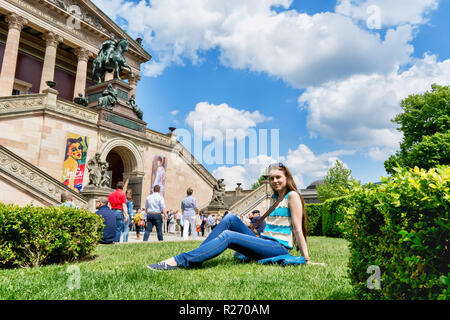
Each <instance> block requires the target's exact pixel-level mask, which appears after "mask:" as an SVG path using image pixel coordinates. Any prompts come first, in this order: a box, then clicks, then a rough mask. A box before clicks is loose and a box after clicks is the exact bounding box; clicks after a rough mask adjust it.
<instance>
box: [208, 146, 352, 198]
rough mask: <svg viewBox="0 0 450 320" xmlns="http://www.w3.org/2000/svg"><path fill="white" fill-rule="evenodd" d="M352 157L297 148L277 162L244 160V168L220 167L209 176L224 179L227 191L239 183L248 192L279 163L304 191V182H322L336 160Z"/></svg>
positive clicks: (262, 157) (260, 158)
mask: <svg viewBox="0 0 450 320" xmlns="http://www.w3.org/2000/svg"><path fill="white" fill-rule="evenodd" d="M354 153H355V150H337V151H333V152H327V153H322V154H319V155H315V154H314V153H313V152H312V151H311V149H309V148H308V147H307V146H306V145H304V144H300V145H299V146H298V148H297V149H295V150H289V151H288V152H287V154H286V155H285V156H281V157H280V159H279V160H275V159H273V158H272V157H269V156H267V155H259V156H258V157H256V158H252V159H246V161H245V164H244V165H237V166H231V167H227V166H220V167H218V168H217V169H216V170H214V172H213V175H214V176H215V177H216V178H217V179H220V178H223V179H224V182H225V184H226V188H227V190H234V188H235V187H236V183H242V187H243V188H244V189H250V188H251V186H252V185H253V183H255V182H256V181H257V180H258V178H259V177H260V176H261V175H262V174H264V173H267V171H266V170H267V168H268V166H269V165H270V164H272V163H276V162H279V161H281V162H282V163H283V164H285V165H286V166H287V167H288V168H289V170H290V171H291V173H292V175H293V176H294V180H295V182H296V184H297V187H298V188H306V187H307V185H306V184H305V180H316V179H321V178H323V177H324V176H325V175H326V173H327V171H328V170H329V169H330V168H331V167H332V166H333V165H334V163H335V162H336V160H340V159H339V156H343V155H352V154H354ZM340 161H341V162H343V161H342V160H340ZM344 165H345V164H344Z"/></svg>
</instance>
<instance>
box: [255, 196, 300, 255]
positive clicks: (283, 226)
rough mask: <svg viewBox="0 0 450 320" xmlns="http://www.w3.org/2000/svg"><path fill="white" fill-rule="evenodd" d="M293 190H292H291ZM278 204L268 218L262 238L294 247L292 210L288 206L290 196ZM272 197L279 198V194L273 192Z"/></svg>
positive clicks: (287, 246) (290, 247)
mask: <svg viewBox="0 0 450 320" xmlns="http://www.w3.org/2000/svg"><path fill="white" fill-rule="evenodd" d="M290 192H291V191H290ZM290 192H288V194H287V195H286V196H285V197H284V199H283V200H282V201H281V202H280V203H279V204H278V206H277V207H276V208H275V210H273V211H272V213H271V214H270V215H269V216H268V217H267V218H266V227H265V228H264V231H263V232H262V233H261V238H266V239H272V240H276V241H278V242H279V243H281V244H282V245H283V246H285V247H286V248H288V249H292V248H293V245H294V238H293V234H292V228H291V210H289V206H288V196H289V193H290ZM272 198H274V199H275V201H276V200H278V196H277V195H275V194H273V195H272Z"/></svg>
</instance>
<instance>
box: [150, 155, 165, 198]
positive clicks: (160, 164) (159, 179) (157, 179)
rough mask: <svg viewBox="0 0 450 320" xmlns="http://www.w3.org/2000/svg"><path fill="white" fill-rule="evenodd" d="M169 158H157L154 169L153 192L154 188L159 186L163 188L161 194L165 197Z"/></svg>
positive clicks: (154, 159) (154, 160) (155, 158)
mask: <svg viewBox="0 0 450 320" xmlns="http://www.w3.org/2000/svg"><path fill="white" fill-rule="evenodd" d="M166 170H167V158H166V157H163V156H155V157H154V158H153V167H152V192H153V187H154V186H156V185H158V186H160V188H161V191H160V192H159V193H160V194H161V196H163V197H164V189H165V185H166Z"/></svg>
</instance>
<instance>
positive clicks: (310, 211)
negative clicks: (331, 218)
mask: <svg viewBox="0 0 450 320" xmlns="http://www.w3.org/2000/svg"><path fill="white" fill-rule="evenodd" d="M321 208H322V204H321V203H308V204H307V205H306V212H307V215H308V223H307V228H308V234H309V235H310V236H321V235H322V216H321V212H320V210H321Z"/></svg>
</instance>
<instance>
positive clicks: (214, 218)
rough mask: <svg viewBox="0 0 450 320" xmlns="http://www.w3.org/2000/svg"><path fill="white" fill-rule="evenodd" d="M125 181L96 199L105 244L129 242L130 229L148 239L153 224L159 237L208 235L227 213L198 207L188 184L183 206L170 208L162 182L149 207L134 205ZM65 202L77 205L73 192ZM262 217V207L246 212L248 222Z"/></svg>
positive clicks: (151, 197) (186, 237)
mask: <svg viewBox="0 0 450 320" xmlns="http://www.w3.org/2000/svg"><path fill="white" fill-rule="evenodd" d="M123 189H124V183H123V182H122V181H119V182H118V183H117V186H116V190H115V191H114V192H112V193H111V194H110V195H109V197H100V198H98V199H97V201H96V209H97V212H96V213H97V214H98V215H101V216H102V217H103V221H104V224H105V228H104V230H103V237H102V239H101V240H100V243H102V244H110V243H119V242H120V241H121V240H122V242H128V236H129V233H130V232H136V239H137V240H140V239H141V234H143V236H142V241H148V239H149V236H150V233H151V232H152V229H153V226H155V228H156V232H157V238H158V240H159V241H163V239H164V234H165V233H168V234H174V235H176V234H179V235H180V237H181V238H182V239H184V240H189V239H190V238H192V240H197V239H198V237H199V236H202V237H205V236H208V235H209V234H210V233H211V232H212V230H214V228H215V227H216V226H217V224H218V223H219V222H220V221H221V220H222V218H223V217H224V216H226V215H227V214H228V211H225V214H224V216H223V217H222V216H221V215H216V214H208V213H207V212H203V211H200V210H199V209H198V207H197V199H196V198H195V197H193V193H194V190H193V189H192V188H188V189H187V190H186V197H185V198H184V199H183V200H182V201H181V203H180V209H181V210H173V209H170V210H166V206H165V201H164V198H163V197H162V196H161V195H160V187H159V185H155V186H154V187H153V192H152V193H151V194H150V195H149V196H148V197H147V199H146V202H145V208H138V209H134V203H133V193H132V191H131V190H130V189H128V190H126V192H124V190H123ZM61 202H62V203H61V205H63V206H74V207H76V205H75V203H74V202H73V201H72V197H71V194H70V193H68V192H63V194H62V195H61ZM259 218H260V213H259V211H258V210H254V211H253V212H251V213H249V214H248V215H245V216H242V218H241V219H242V221H243V222H244V223H245V224H246V225H247V226H249V227H250V226H252V225H254V224H255V223H256V221H258V219H259ZM264 227H265V222H263V223H261V224H260V225H259V226H258V227H257V231H258V232H259V233H261V232H262V230H264Z"/></svg>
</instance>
